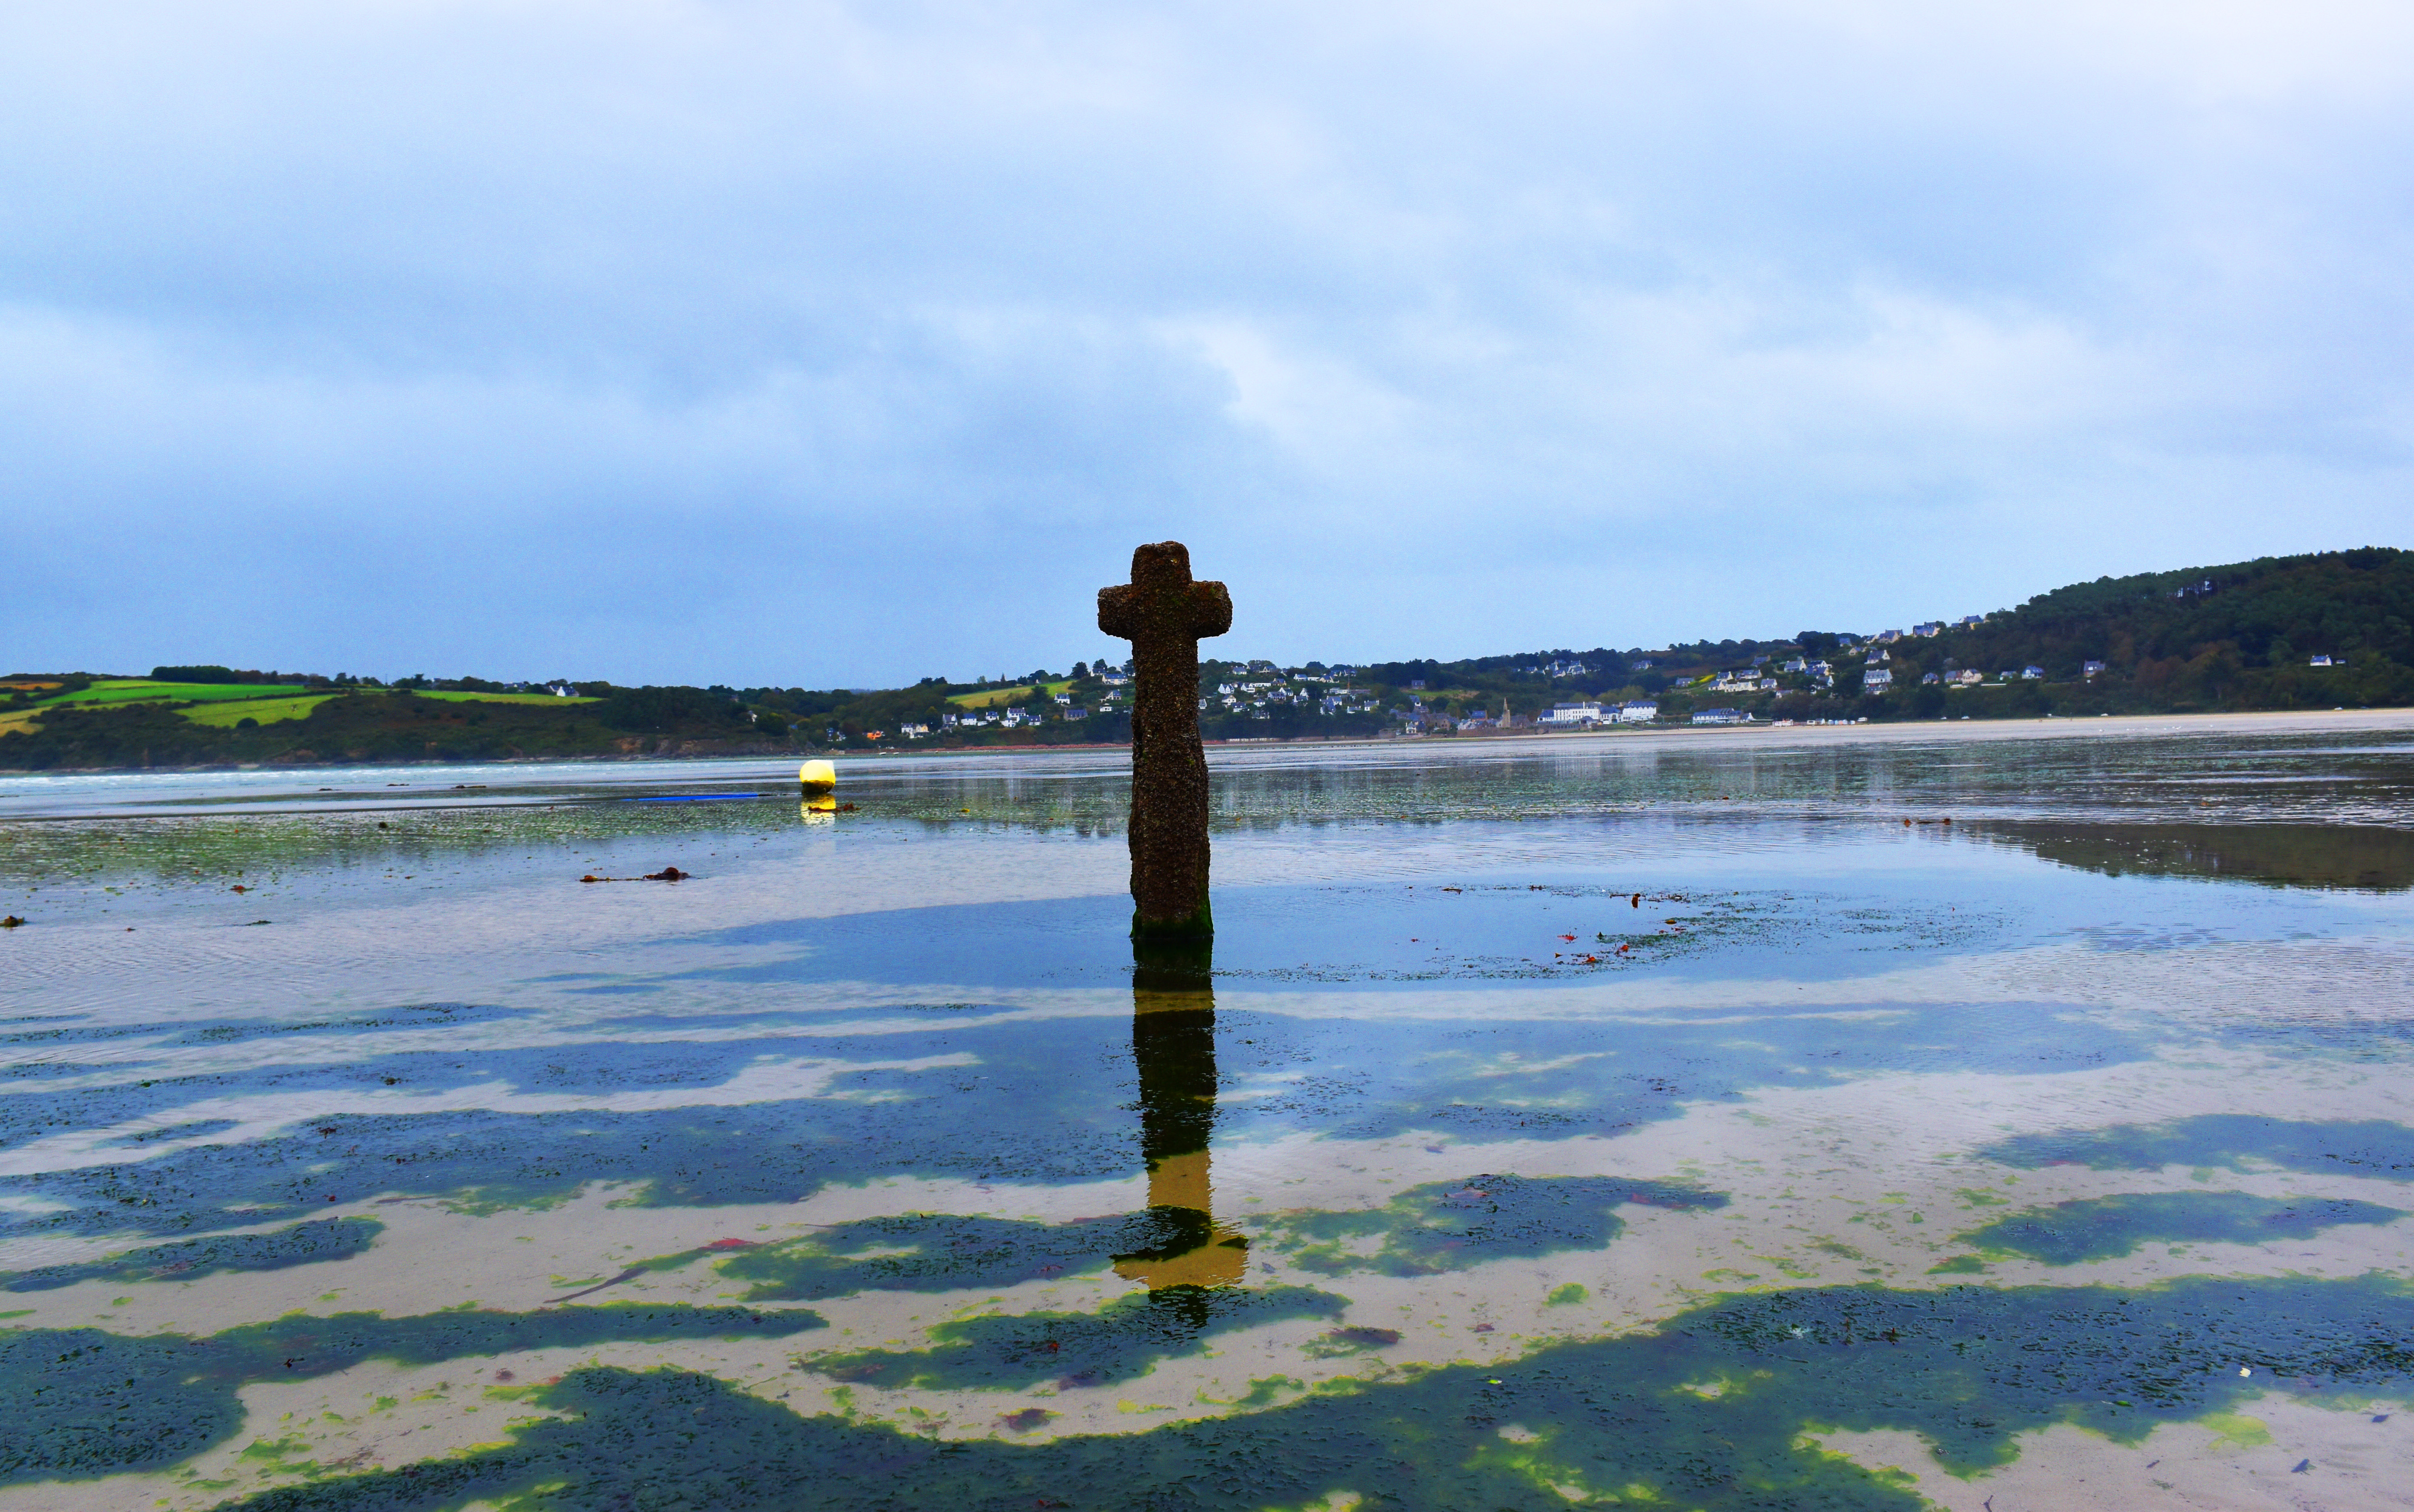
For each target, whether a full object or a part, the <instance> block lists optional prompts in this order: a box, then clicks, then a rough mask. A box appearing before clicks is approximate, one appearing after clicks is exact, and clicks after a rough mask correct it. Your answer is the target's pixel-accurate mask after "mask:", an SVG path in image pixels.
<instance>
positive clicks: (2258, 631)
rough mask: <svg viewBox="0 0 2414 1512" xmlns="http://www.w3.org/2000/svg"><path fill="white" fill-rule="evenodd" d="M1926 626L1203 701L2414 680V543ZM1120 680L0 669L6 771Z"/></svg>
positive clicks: (2075, 692) (1954, 699)
mask: <svg viewBox="0 0 2414 1512" xmlns="http://www.w3.org/2000/svg"><path fill="white" fill-rule="evenodd" d="M1912 628H1913V627H1909V626H1904V627H1899V628H1898V629H1897V630H1893V631H1886V632H1879V633H1874V634H1873V633H1871V632H1869V631H1858V632H1854V633H1850V634H1847V633H1843V632H1840V631H1813V630H1806V631H1803V632H1802V633H1800V634H1798V635H1796V636H1795V637H1793V638H1792V639H1790V640H1783V641H1766V640H1763V641H1751V640H1742V641H1735V640H1730V641H1716V642H1713V641H1696V642H1693V643H1691V644H1690V645H1669V646H1663V647H1661V648H1659V649H1656V650H1655V649H1649V648H1645V647H1632V648H1630V649H1628V650H1624V651H1616V650H1611V649H1609V648H1607V647H1596V648H1594V649H1592V650H1589V651H1582V652H1577V651H1571V650H1566V649H1561V650H1557V651H1533V652H1525V653H1520V654H1517V655H1512V656H1495V657H1476V658H1468V659H1465V660H1456V661H1437V660H1403V661H1387V662H1378V663H1373V664H1369V665H1365V666H1355V667H1344V666H1334V667H1327V666H1326V665H1325V664H1323V663H1321V662H1309V663H1307V665H1306V666H1304V667H1294V668H1280V667H1275V666H1274V665H1272V664H1271V663H1268V662H1261V661H1260V662H1244V661H1229V660H1209V661H1205V662H1202V663H1200V685H1201V689H1202V692H1203V693H1204V694H1205V695H1206V699H1207V704H1208V707H1207V708H1206V710H1205V711H1204V712H1203V713H1202V714H1201V715H1200V724H1201V727H1202V730H1203V731H1204V733H1205V734H1207V736H1208V737H1209V738H1211V739H1293V738H1314V737H1334V736H1365V735H1374V734H1382V733H1385V732H1391V733H1397V732H1399V731H1400V730H1402V729H1403V728H1406V727H1409V726H1411V725H1413V726H1414V727H1415V728H1416V729H1418V730H1420V731H1422V732H1423V733H1426V734H1444V733H1448V732H1453V731H1458V730H1461V729H1465V728H1472V729H1478V730H1488V729H1490V728H1494V727H1495V726H1494V725H1492V724H1491V723H1488V722H1487V720H1490V719H1497V717H1498V716H1499V715H1501V714H1502V713H1504V712H1505V713H1506V714H1507V715H1508V716H1509V718H1510V722H1511V724H1512V727H1513V726H1516V725H1521V724H1525V723H1527V721H1530V719H1532V717H1533V716H1534V715H1536V714H1537V713H1539V712H1541V711H1542V710H1545V709H1548V708H1549V707H1550V706H1551V705H1552V704H1557V703H1566V702H1573V701H1579V700H1592V701H1600V702H1603V703H1608V702H1616V701H1620V700H1633V701H1638V702H1640V701H1646V700H1648V701H1653V702H1656V704H1658V709H1659V719H1660V722H1661V723H1669V722H1685V721H1688V720H1690V719H1691V716H1692V715H1693V714H1695V713H1697V712H1701V711H1703V710H1705V709H1707V708H1712V707H1719V708H1730V709H1734V710H1736V711H1738V712H1739V713H1742V714H1746V715H1749V716H1751V718H1752V719H1873V720H1891V719H1939V718H1946V719H1950V718H1969V719H2007V718H2034V717H2036V716H2039V715H2044V714H2059V715H2065V716H2069V715H2091V714H2151V713H2184V712H2195V711H2212V710H2230V709H2313V708H2331V707H2339V706H2343V707H2350V708H2352V707H2364V706H2372V705H2381V704H2414V553H2408V552H2404V551H2398V550H2395V549H2393V548H2390V547H2380V546H2374V547H2366V548H2362V549H2360V550H2356V551H2346V552H2325V553H2321V554H2319V555H2315V556H2271V557H2262V558H2258V560H2255V561H2251V562H2234V563H2231V564H2229V565H2228V566H2222V567H2192V568H2187V569H2183V570H2182V571H2169V572H2147V573H2139V574H2137V575H2134V576H2130V577H2120V578H2109V577H2108V578H2098V579H2097V580H2095V581H2094V582H2093V583H2081V584H2074V585H2072V586H2069V587H2064V588H2057V589H2055V590H2053V591H2052V592H2050V593H2046V594H2041V595H2039V596H2038V597H2036V598H2034V599H2032V600H2029V601H2028V602H2026V603H2024V604H2021V605H2020V606H2019V607H2018V608H2016V609H2010V610H2004V611H2001V612H1999V613H1996V614H1993V615H1986V616H1983V617H1982V618H1980V619H1979V621H1978V622H1977V623H1975V624H1972V625H1964V626H1957V627H1955V628H1953V629H1949V630H1942V631H1940V632H1938V633H1933V634H1930V635H1919V634H1916V633H1903V631H1905V630H1911V629H1912ZM1880 672H1883V673H1885V677H1884V678H1883V679H1882V678H1880V677H1879V676H1878V674H1879V673H1880ZM1881 682H1884V683H1885V686H1884V687H1883V688H1881V687H1880V686H1879V685H1880V683H1881ZM1128 700H1129V689H1128V688H1127V687H1126V686H1125V683H1124V679H1123V678H1122V677H1121V676H1120V675H1117V674H1113V673H1112V672H1111V671H1110V669H1108V668H1106V667H1104V666H1100V667H1096V668H1092V667H1089V666H1086V665H1084V664H1082V663H1079V662H1077V663H1075V664H1074V667H1073V669H1072V671H1071V673H1070V674H1057V673H1051V672H1048V671H1046V670H1045V669H1036V670H1034V671H1032V672H1030V673H1026V674H1021V675H1020V676H1015V677H1010V678H1004V679H1000V680H998V681H994V682H992V681H990V680H987V679H982V680H980V681H976V682H973V683H954V682H949V681H948V680H947V679H946V678H943V677H926V678H923V679H922V680H921V681H919V682H917V683H916V684H915V685H914V686H913V687H911V688H902V689H881V690H874V691H864V690H862V689H828V690H823V691H816V690H813V689H802V688H785V689H782V688H754V689H735V688H723V687H712V688H616V687H613V686H612V685H611V684H609V683H603V682H591V681H580V682H577V683H575V684H573V683H569V682H561V683H555V684H540V685H529V684H518V683H514V684H504V683H495V682H487V681H484V680H482V679H480V678H476V677H461V678H455V679H447V680H437V679H430V678H427V677H425V676H418V677H410V678H405V679H402V680H400V681H398V682H396V683H395V684H394V685H392V686H387V685H385V684H381V683H379V682H378V681H377V680H376V679H374V678H357V677H353V676H351V675H350V674H337V675H335V676H333V677H329V676H323V675H320V674H303V673H276V672H269V673H261V672H244V671H237V670H233V669H231V668H227V667H223V666H217V665H215V664H192V665H185V666H173V667H158V668H155V669H153V672H152V675H150V676H149V677H112V676H107V675H101V674H91V673H59V674H12V675H10V676H8V677H6V678H0V769H5V770H16V771H25V770H49V771H73V770H95V769H110V768H127V767H145V766H205V765H234V764H254V763H346V762H409V761H446V762H464V761H492V760H507V759H514V758H522V759H525V758H544V757H551V758H564V757H594V756H632V757H633V756H713V755H740V754H771V753H775V752H782V751H797V750H805V749H900V748H901V747H902V748H905V749H931V748H935V747H957V746H1030V745H1069V744H1077V743H1099V742H1120V741H1124V740H1126V739H1128V738H1129V737H1130V719H1129V715H1128V712H1127V710H1128V707H1129V702H1128Z"/></svg>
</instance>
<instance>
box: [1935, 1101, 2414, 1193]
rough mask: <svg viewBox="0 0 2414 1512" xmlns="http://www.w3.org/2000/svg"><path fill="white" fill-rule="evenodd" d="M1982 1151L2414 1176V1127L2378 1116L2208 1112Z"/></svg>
mask: <svg viewBox="0 0 2414 1512" xmlns="http://www.w3.org/2000/svg"><path fill="white" fill-rule="evenodd" d="M1977 1153H1979V1154H1980V1155H1982V1156H1984V1157H1986V1158H1987V1159H1988V1160H1990V1161H1999V1162H2001V1163H2002V1164H2005V1165H2020V1166H2027V1167H2030V1168H2032V1169H2034V1168H2035V1167H2037V1166H2042V1165H2059V1164H2074V1165H2086V1166H2091V1167H2093V1168H2094V1169H2095V1170H2099V1171H2158V1170H2161V1169H2162V1168H2163V1167H2164V1166H2166V1165H2222V1166H2227V1167H2228V1168H2229V1169H2231V1170H2233V1171H2241V1170H2251V1169H2254V1168H2255V1167H2257V1166H2258V1165H2262V1166H2278V1167H2280V1168H2282V1169H2284V1170H2290V1171H2328V1172H2332V1173H2334V1174H2338V1175H2344V1176H2379V1177H2387V1178H2391V1179H2392V1180H2405V1179H2407V1178H2414V1129H2410V1128H2407V1126H2406V1125H2405V1124H2402V1123H2390V1122H2387V1121H2384V1120H2382V1119H2364V1120H2362V1121H2356V1122H2350V1121H2342V1122H2336V1123H2317V1122H2303V1121H2298V1120H2294V1119H2263V1118H2257V1117H2255V1116H2254V1115H2252V1114H2247V1113H2207V1114H2203V1115H2200V1116H2198V1117H2196V1118H2192V1119H2172V1120H2171V1121H2169V1122H2168V1123H2124V1124H2119V1125H2116V1126H2115V1127H2112V1128H2109V1129H2064V1130H2057V1131H2055V1132H2054V1133H2051V1134H2021V1135H2019V1137H2018V1138H2014V1139H2006V1140H2004V1141H2003V1142H2002V1143H2000V1144H1994V1145H1989V1146H1987V1147H1986V1148H1984V1149H1980V1150H1979V1151H1978V1152H1977Z"/></svg>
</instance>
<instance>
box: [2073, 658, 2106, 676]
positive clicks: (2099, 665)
mask: <svg viewBox="0 0 2414 1512" xmlns="http://www.w3.org/2000/svg"><path fill="white" fill-rule="evenodd" d="M2103 670H2104V663H2103V662H2101V661H2082V662H2080V663H2079V675H2080V676H2082V677H2093V676H2094V675H2095V674H2097V673H2099V672H2102V671H2103Z"/></svg>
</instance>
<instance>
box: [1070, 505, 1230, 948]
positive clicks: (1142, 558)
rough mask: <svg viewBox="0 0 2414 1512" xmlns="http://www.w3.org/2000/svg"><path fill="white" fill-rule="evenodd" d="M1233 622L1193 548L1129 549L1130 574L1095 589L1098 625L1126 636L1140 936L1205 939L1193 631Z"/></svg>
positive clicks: (1202, 772)
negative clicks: (1193, 566)
mask: <svg viewBox="0 0 2414 1512" xmlns="http://www.w3.org/2000/svg"><path fill="white" fill-rule="evenodd" d="M1231 628H1232V596H1231V595H1230V594H1229V593H1226V592H1225V591H1224V585H1222V584H1221V583H1195V582H1193V581H1191V577H1190V548H1189V547H1187V546H1185V545H1184V544H1183V543H1182V542H1180V541H1159V542H1157V543H1156V544H1155V545H1154V546H1142V547H1140V549H1138V550H1137V551H1134V552H1133V553H1132V567H1131V581H1130V582H1129V583H1127V584H1122V585H1119V586H1115V587H1111V588H1100V589H1099V590H1098V629H1100V630H1104V631H1106V632H1107V633H1108V634H1109V635H1119V636H1122V637H1123V638H1124V639H1125V640H1127V641H1129V642H1131V644H1132V671H1133V674H1134V676H1133V685H1134V689H1135V692H1134V695H1133V698H1132V802H1131V832H1130V833H1131V890H1132V938H1133V939H1134V940H1136V941H1153V940H1168V941H1171V940H1206V939H1212V938H1213V937H1214V933H1215V921H1214V916H1213V915H1212V914H1210V913H1209V912H1208V910H1207V750H1206V748H1205V747H1203V746H1201V745H1200V743H1199V639H1200V636H1202V635H1221V634H1223V633H1224V632H1225V631H1226V630H1230V629H1231Z"/></svg>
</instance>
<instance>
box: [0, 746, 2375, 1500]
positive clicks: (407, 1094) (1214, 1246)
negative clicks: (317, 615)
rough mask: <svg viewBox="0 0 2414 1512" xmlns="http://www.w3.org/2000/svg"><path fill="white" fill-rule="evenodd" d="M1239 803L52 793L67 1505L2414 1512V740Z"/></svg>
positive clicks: (601, 794) (1485, 766) (40, 1197)
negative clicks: (1211, 921) (1191, 866)
mask: <svg viewBox="0 0 2414 1512" xmlns="http://www.w3.org/2000/svg"><path fill="white" fill-rule="evenodd" d="M1214 764H1215V767H1216V798H1215V801H1216V813H1217V820H1216V825H1217V829H1216V861H1215V865H1216V879H1217V884H1216V892H1215V900H1214V906H1215V912H1216V917H1217V923H1218V939H1217V941H1216V944H1215V947H1214V952H1213V955H1212V957H1211V958H1205V959H1188V960H1183V959H1173V960H1155V961H1151V962H1147V963H1142V964H1141V965H1140V966H1139V967H1137V968H1136V966H1135V963H1134V961H1133V959H1132V956H1131V953H1130V949H1129V946H1128V944H1127V943H1126V941H1125V939H1124V930H1125V925H1126V923H1127V920H1128V908H1129V904H1128V900H1127V898H1126V897H1125V896H1124V895H1123V891H1122V889H1123V882H1124V867H1125V857H1124V852H1123V845H1122V838H1121V832H1120V827H1119V821H1120V814H1121V811H1122V808H1123V806H1124V805H1125V802H1126V798H1127V795H1126V790H1125V784H1124V778H1123V774H1122V771H1121V756H1120V754H1119V753H1115V752H1080V751H1076V752H1063V753H1054V754H1048V755H1036V754H1035V755H1030V756H1023V757H1019V758H1001V757H977V758H968V759H965V758H950V759H922V760H908V759H892V760H885V761H867V762H860V763H849V764H848V765H847V766H846V768H845V775H844V781H843V790H842V797H844V798H845V799H847V800H848V801H850V802H852V803H854V804H855V805H856V806H857V808H855V810H854V811H851V812H847V813H842V814H839V815H835V816H828V815H810V814H806V813H803V812H800V810H799V807H798V804H797V793H796V789H795V787H794V784H793V780H792V778H793V772H792V771H791V770H789V769H787V768H783V767H777V766H767V765H759V764H745V763H709V764H707V763H594V764H584V765H562V766H528V767H491V766H490V767H477V768H459V769H442V768H429V767H414V768H398V769H394V770H362V769H347V770H342V771H336V772H333V773H328V772H245V773H229V774H212V775H203V776H199V777H195V776H130V777H108V778H7V779H0V894H5V897H0V910H5V911H6V912H9V913H13V914H18V915H22V916H23V917H24V918H25V919H26V921H27V922H26V924H25V925H24V926H22V927H21V928H18V929H13V930H10V931H8V932H7V934H6V935H5V937H0V952H5V957H0V958H5V959H6V961H7V966H6V969H5V973H0V1020H5V1022H0V1064H5V1066H6V1068H7V1075H6V1078H5V1080H0V1090H5V1092H6V1093H7V1096H6V1097H5V1098H0V1314H5V1315H6V1327H7V1328H8V1329H9V1330H11V1331H9V1332H6V1333H0V1398H5V1404H6V1406H7V1408H9V1409H11V1411H10V1415H9V1417H8V1421H10V1422H11V1423H14V1424H18V1425H22V1427H21V1428H20V1429H19V1430H13V1431H11V1432H10V1433H8V1434H7V1435H5V1437H0V1508H6V1507H10V1506H17V1505H22V1506H29V1507H30V1506H43V1507H49V1506H68V1505H92V1506H126V1507H133V1506H152V1505H164V1506H170V1507H202V1506H214V1505H226V1504H242V1505H291V1506H309V1507H317V1506H353V1505H358V1506H377V1507H388V1506H392V1507H418V1506H425V1507H453V1506H462V1505H494V1506H505V1505H508V1506H530V1507H536V1506H546V1507H549V1506H564V1507H570V1506H582V1507H583V1506H608V1505H641V1506H642V1505H695V1506H715V1507H719V1506H746V1505H765V1506H822V1505H828V1506H884V1505H896V1506H901V1507H902V1506H921V1505H928V1504H930V1503H932V1502H938V1501H942V1500H953V1501H960V1502H961V1503H963V1504H964V1505H969V1506H1000V1507H1004V1506H1021V1507H1031V1506H1051V1505H1053V1506H1066V1507H1081V1508H1086V1507H1110V1506H1214V1507H1224V1506H1229V1507H1304V1506H1323V1507H1341V1506H1348V1505H1365V1506H1370V1507H1371V1506H1376V1505H1400V1506H1418V1507H1424V1506H1441V1507H1459V1506H1466V1507H1477V1508H1495V1507H1527V1506H1535V1507H1542V1506H1549V1507H1560V1506H1568V1505H1681V1506H1904V1507H1910V1506H1917V1505H1923V1502H1924V1503H1926V1504H1927V1505H1946V1506H1953V1507H1963V1506H1967V1507H1971V1508H1977V1507H1981V1506H1983V1505H1986V1504H1987V1503H1988V1502H1989V1501H1990V1500H1991V1501H1992V1503H1993V1505H1994V1506H1995V1507H1996V1508H1999V1509H2001V1512H2012V1509H2013V1508H2016V1507H2022V1506H2039V1505H2134V1506H2147V1505H2172V1506H2183V1505H2184V1506H2204V1505H2214V1506H2260V1505H2272V1506H2275V1507H2278V1506H2295V1505H2314V1504H2318V1505H2324V1506H2331V1507H2345V1506H2402V1505H2414V1493H2409V1492H2408V1491H2407V1490H2405V1488H2407V1487H2414V1416H2405V1415H2404V1414H2402V1413H2401V1412H2400V1410H2399V1407H2398V1405H2397V1404H2398V1403H2400V1402H2402V1401H2407V1398H2408V1393H2409V1391H2414V1380H2409V1376H2410V1375H2414V1294H2409V1292H2408V1291H2407V1276H2408V1259H2409V1257H2408V1249H2407V1238H2408V1235H2409V1233H2414V1221H2409V1220H2408V1218H2407V1213H2409V1212H2414V1200H2409V1199H2414V1192H2409V1191H2408V1190H2407V1183H2408V1182H2409V1181H2414V1113H2409V1103H2414V1081H2409V1079H2408V1077H2407V1075H2406V1072H2407V1060H2408V1059H2409V1056H2414V1047H2409V1045H2408V1033H2409V1029H2414V991H2409V988H2414V910H2409V909H2408V906H2407V901H2408V895H2409V888H2414V719H2407V718H2406V717H2403V716H2391V715H2341V716H2334V717H2330V718H2327V719H2269V718H2255V719H2207V720H2138V721H2115V720H2096V721H2086V722H2085V723H2084V724H2080V723H2079V722H2077V721H2070V722H2059V721H2048V722H2041V723H2038V724H2034V725H2025V726H2017V727H2007V726H1997V727H1989V728H1977V727H1974V726H1971V725H1956V726H1939V727H1933V728H1909V727H1901V726H1896V727H1887V728H1885V729H1856V730H1851V731H1830V730H1817V731H1796V732H1751V733H1742V732H1720V733H1717V734H1705V735H1699V736H1696V735H1688V734H1678V735H1664V734H1651V735H1638V734H1621V735H1615V736H1602V737H1596V738H1583V739H1553V740H1549V741H1540V742H1538V741H1530V740H1528V741H1502V742H1468V743H1453V742H1432V743H1423V742H1397V743H1392V744H1387V745H1381V746H1359V747H1337V748H1294V747H1261V748H1228V749H1222V750H1219V751H1217V752H1216V753H1215V754H1214ZM665 865H675V866H677V867H678V868H679V869H680V870H682V871H684V872H688V873H691V874H692V875H691V876H690V877H689V879H688V880H685V881H681V882H646V881H641V880H611V881H596V882H586V881H581V879H582V878H584V877H590V876H591V877H598V878H606V879H638V878H641V877H642V875H643V874H644V873H646V872H650V871H656V870H659V869H661V868H662V867H663V866H665Z"/></svg>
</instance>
